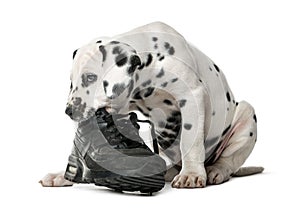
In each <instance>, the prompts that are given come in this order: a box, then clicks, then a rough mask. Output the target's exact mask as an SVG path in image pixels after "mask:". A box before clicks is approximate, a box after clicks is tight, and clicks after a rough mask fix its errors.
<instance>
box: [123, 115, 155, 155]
mask: <svg viewBox="0 0 300 208" xmlns="http://www.w3.org/2000/svg"><path fill="white" fill-rule="evenodd" d="M129 116H130V117H129V119H130V121H131V122H132V124H133V125H135V124H137V125H138V123H137V122H141V123H148V124H150V126H151V137H152V143H153V150H154V152H155V153H156V154H159V150H158V143H157V139H156V134H155V129H154V124H153V123H152V122H151V121H149V120H139V119H138V117H137V115H136V113H133V112H131V113H129Z"/></svg>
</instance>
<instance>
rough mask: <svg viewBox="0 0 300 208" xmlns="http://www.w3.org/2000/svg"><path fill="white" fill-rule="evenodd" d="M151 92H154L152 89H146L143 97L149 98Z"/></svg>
mask: <svg viewBox="0 0 300 208" xmlns="http://www.w3.org/2000/svg"><path fill="white" fill-rule="evenodd" d="M153 91H154V87H148V88H147V90H146V92H145V94H144V97H149V96H150V95H152V93H153Z"/></svg>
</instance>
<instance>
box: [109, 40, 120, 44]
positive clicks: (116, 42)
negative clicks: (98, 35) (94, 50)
mask: <svg viewBox="0 0 300 208" xmlns="http://www.w3.org/2000/svg"><path fill="white" fill-rule="evenodd" d="M119 43H120V42H119V41H115V40H113V41H111V42H110V44H119Z"/></svg>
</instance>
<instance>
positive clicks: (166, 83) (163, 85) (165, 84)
mask: <svg viewBox="0 0 300 208" xmlns="http://www.w3.org/2000/svg"><path fill="white" fill-rule="evenodd" d="M167 85H168V82H164V83H162V84H161V85H160V86H162V87H166V86H167Z"/></svg>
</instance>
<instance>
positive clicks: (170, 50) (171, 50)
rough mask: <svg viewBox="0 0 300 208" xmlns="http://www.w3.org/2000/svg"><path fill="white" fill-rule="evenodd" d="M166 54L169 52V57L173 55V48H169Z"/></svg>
mask: <svg viewBox="0 0 300 208" xmlns="http://www.w3.org/2000/svg"><path fill="white" fill-rule="evenodd" d="M168 52H169V54H170V55H174V53H175V49H174V47H173V46H172V47H170V48H169V50H168Z"/></svg>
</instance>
